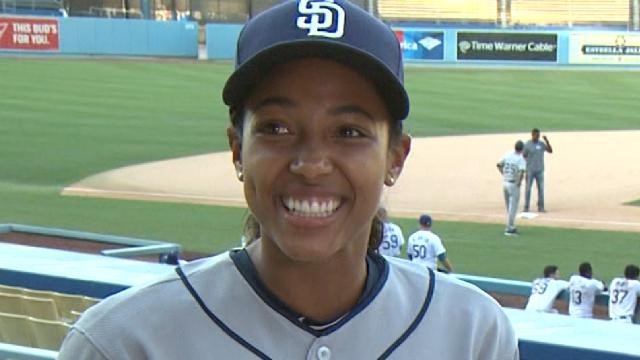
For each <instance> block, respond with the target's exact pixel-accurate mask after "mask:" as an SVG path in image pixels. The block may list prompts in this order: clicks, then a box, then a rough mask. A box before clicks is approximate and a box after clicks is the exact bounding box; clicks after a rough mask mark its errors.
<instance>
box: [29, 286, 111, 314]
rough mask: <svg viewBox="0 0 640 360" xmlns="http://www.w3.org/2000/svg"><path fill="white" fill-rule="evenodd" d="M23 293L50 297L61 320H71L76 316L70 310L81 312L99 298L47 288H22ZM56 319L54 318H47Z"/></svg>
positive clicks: (31, 295)
mask: <svg viewBox="0 0 640 360" xmlns="http://www.w3.org/2000/svg"><path fill="white" fill-rule="evenodd" d="M23 294H24V295H27V296H30V297H38V298H45V299H52V300H53V301H54V302H55V304H56V308H57V310H58V315H59V319H57V320H62V321H67V322H72V321H73V319H75V318H76V317H75V316H73V315H72V314H71V311H72V310H73V311H77V312H80V313H81V312H83V311H85V310H86V309H88V308H89V307H91V306H93V305H95V304H97V303H98V302H99V301H100V299H96V298H92V297H88V296H82V295H74V294H65V293H59V292H55V291H47V290H34V289H26V288H25V289H23ZM49 320H56V319H49Z"/></svg>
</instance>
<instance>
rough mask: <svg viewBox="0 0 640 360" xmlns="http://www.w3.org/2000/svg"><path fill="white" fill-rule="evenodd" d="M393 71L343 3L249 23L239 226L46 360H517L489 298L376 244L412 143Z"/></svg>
mask: <svg viewBox="0 0 640 360" xmlns="http://www.w3.org/2000/svg"><path fill="white" fill-rule="evenodd" d="M402 69H403V67H402V59H401V56H400V48H399V44H398V42H397V40H396V38H395V35H394V33H393V31H391V30H390V29H389V28H388V27H387V26H386V25H384V24H383V23H381V22H380V21H379V20H377V19H375V18H374V17H372V16H371V15H370V14H368V13H366V12H364V11H362V10H361V9H360V8H358V7H356V6H354V5H352V4H351V3H349V2H348V1H346V0H344V1H343V0H331V1H314V2H310V1H305V0H301V1H299V2H295V1H290V2H286V3H284V4H282V5H280V6H277V7H275V8H272V9H271V10H268V11H266V12H264V13H262V14H261V15H259V16H257V17H255V18H253V19H252V20H251V21H249V23H247V25H246V27H245V29H244V30H243V32H242V34H241V36H240V39H239V43H238V54H237V64H236V70H235V72H234V73H233V74H232V75H231V77H230V78H229V79H228V81H227V83H226V85H225V88H224V91H223V99H224V101H225V103H226V104H227V105H228V106H229V108H230V114H231V124H230V126H229V128H228V130H227V135H228V139H229V145H230V148H231V152H232V161H233V164H234V166H235V170H236V174H237V177H238V180H240V181H242V183H243V191H244V196H245V199H246V201H247V204H248V207H249V210H250V212H251V214H252V215H251V220H250V222H249V224H248V225H251V227H253V228H254V229H256V230H255V231H252V235H254V236H251V237H250V238H249V244H248V245H247V246H246V247H245V248H242V249H234V250H231V251H229V252H226V253H224V254H221V255H218V256H215V257H212V258H206V259H201V260H198V261H194V262H192V263H189V264H187V265H185V266H183V267H178V268H177V269H176V274H173V275H171V276H167V277H164V278H162V279H159V280H158V281H157V282H154V283H152V284H149V285H145V286H140V287H134V288H131V289H129V290H127V291H125V292H122V293H119V294H117V295H115V296H113V297H110V298H109V299H106V300H105V301H103V302H101V304H100V305H98V306H96V307H94V308H92V310H91V311H89V312H87V313H86V315H85V316H83V317H82V318H81V319H80V320H79V321H78V322H77V323H76V324H75V325H74V328H73V329H72V331H71V332H70V334H69V336H68V337H67V339H66V341H65V343H64V344H63V346H62V349H61V352H60V357H59V358H60V359H178V358H180V359H204V358H212V357H215V358H221V359H232V358H235V359H253V358H260V359H271V358H276V359H311V358H314V359H320V360H322V359H330V358H331V357H336V358H343V359H355V358H359V359H375V358H379V359H385V358H388V357H393V358H396V359H420V358H426V357H432V356H434V354H437V355H435V356H437V357H438V358H439V359H445V360H454V359H455V360H459V359H491V360H506V359H510V360H511V359H516V358H517V357H518V350H517V346H516V338H515V335H514V332H513V329H512V327H511V325H510V323H509V321H508V319H507V318H506V316H505V314H504V313H503V312H502V310H501V309H500V307H499V305H498V304H497V303H496V302H495V301H494V300H493V299H491V298H490V297H489V296H488V295H486V294H485V293H483V292H482V291H481V290H479V289H477V288H475V287H473V286H471V285H468V284H465V283H462V282H461V281H458V280H456V279H454V278H452V277H449V276H447V275H442V274H436V273H434V272H433V271H432V270H430V269H428V268H425V267H423V266H420V265H417V264H412V263H409V262H407V261H404V260H400V259H392V258H386V257H383V256H380V255H379V254H378V253H377V251H376V250H377V247H378V243H379V241H380V235H381V234H380V226H381V223H380V222H379V220H377V219H376V217H375V216H376V213H377V212H378V210H379V208H380V204H381V197H382V192H383V188H384V186H385V185H386V186H393V185H394V184H395V182H396V180H397V178H398V177H399V176H400V174H401V172H402V169H403V166H404V163H405V160H406V158H407V156H408V154H409V150H410V144H411V139H410V138H409V136H408V135H406V134H403V132H402V121H403V120H404V119H405V118H406V117H407V115H408V111H409V99H408V96H407V93H406V91H405V89H404V82H403V73H402ZM453 307H455V309H456V310H455V311H453V312H452V311H449V310H451V308H453ZM391 309H393V312H391V311H390V310H391ZM160 314H161V315H162V316H158V315H160ZM131 324H145V326H143V327H140V326H137V327H136V326H131ZM167 324H170V325H169V326H167ZM383 334H384V336H381V335H383ZM372 339H376V341H372ZM178 345H179V346H178ZM427 349H428V350H427Z"/></svg>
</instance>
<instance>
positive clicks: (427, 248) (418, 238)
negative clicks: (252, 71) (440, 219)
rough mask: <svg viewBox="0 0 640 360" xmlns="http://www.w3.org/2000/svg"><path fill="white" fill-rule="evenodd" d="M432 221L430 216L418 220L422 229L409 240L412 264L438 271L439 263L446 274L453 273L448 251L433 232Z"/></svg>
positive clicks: (409, 254) (408, 248)
mask: <svg viewBox="0 0 640 360" xmlns="http://www.w3.org/2000/svg"><path fill="white" fill-rule="evenodd" d="M432 221H433V220H432V219H431V216H429V215H426V214H425V215H421V216H420V218H419V219H418V223H419V224H420V229H419V230H418V231H416V232H415V233H413V234H411V236H409V239H408V240H407V256H408V257H409V260H411V261H412V262H415V263H418V264H420V265H422V266H426V267H428V268H430V269H432V270H436V269H437V268H436V265H437V264H436V263H437V262H438V261H439V262H440V263H441V264H442V265H443V266H444V267H445V269H446V270H445V271H446V272H449V273H450V272H453V266H452V265H451V263H450V262H449V259H448V258H447V250H446V249H445V248H444V246H443V245H442V240H441V239H440V237H439V236H438V235H436V234H434V233H433V232H432V231H431V225H432Z"/></svg>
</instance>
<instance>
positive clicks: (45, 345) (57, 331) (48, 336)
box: [28, 318, 71, 351]
mask: <svg viewBox="0 0 640 360" xmlns="http://www.w3.org/2000/svg"><path fill="white" fill-rule="evenodd" d="M28 322H29V326H30V329H31V332H32V334H33V339H34V341H35V342H34V346H35V347H37V348H40V349H48V350H56V351H57V350H60V345H62V341H63V340H64V338H65V336H67V332H69V329H71V325H69V324H67V323H65V322H62V321H50V320H42V319H35V318H28Z"/></svg>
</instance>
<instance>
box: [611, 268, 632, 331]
mask: <svg viewBox="0 0 640 360" xmlns="http://www.w3.org/2000/svg"><path fill="white" fill-rule="evenodd" d="M639 274H640V268H638V266H637V265H627V266H626V267H625V269H624V277H617V278H615V279H613V280H612V281H611V286H609V317H610V318H611V320H613V321H618V322H624V323H631V322H633V317H634V313H635V311H636V307H637V304H638V296H640V281H638V275H639Z"/></svg>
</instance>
